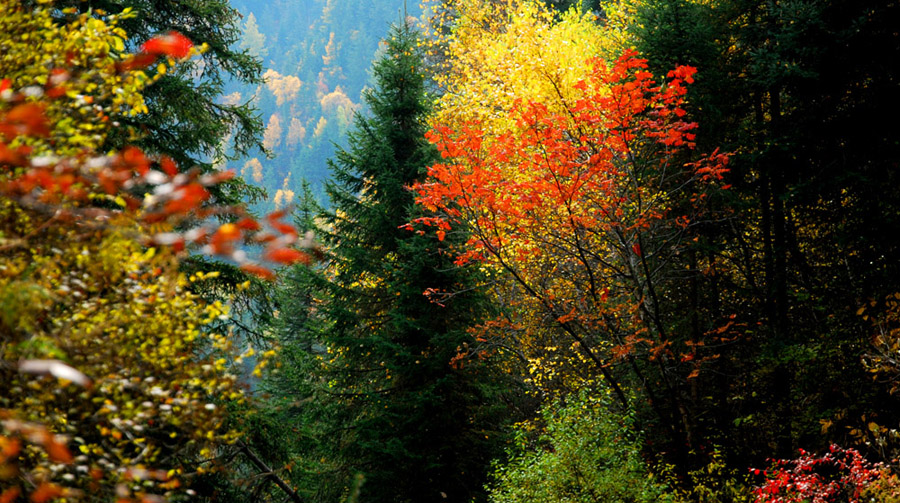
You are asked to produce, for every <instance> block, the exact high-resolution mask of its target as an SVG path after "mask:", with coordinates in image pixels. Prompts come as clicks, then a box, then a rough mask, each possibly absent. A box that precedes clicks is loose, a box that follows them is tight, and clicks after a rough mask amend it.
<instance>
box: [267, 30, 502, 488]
mask: <svg viewBox="0 0 900 503" xmlns="http://www.w3.org/2000/svg"><path fill="white" fill-rule="evenodd" d="M385 43H386V51H385V55H384V57H383V58H382V59H380V60H379V61H378V62H377V63H376V64H375V66H374V71H373V73H374V78H375V82H376V86H375V87H374V89H373V90H372V91H370V92H369V93H368V94H366V97H365V100H366V103H367V104H368V106H369V108H370V109H371V112H372V116H371V117H368V118H366V117H363V116H361V115H359V116H357V118H356V123H355V128H354V130H353V131H352V132H351V133H350V134H349V137H348V143H349V148H348V149H347V150H339V151H338V154H337V156H336V158H335V160H334V161H333V163H332V165H331V167H332V170H333V176H334V181H333V182H332V183H331V184H330V185H329V186H328V192H329V195H330V197H331V201H332V204H333V207H334V210H333V212H329V213H327V214H326V216H325V217H324V218H325V221H326V222H327V226H328V227H327V233H326V234H325V235H324V237H323V240H324V242H325V245H326V247H327V248H328V250H329V255H328V258H329V263H328V267H327V268H326V269H325V270H323V271H321V272H319V273H317V274H307V275H306V277H305V278H290V280H291V281H290V283H287V285H286V286H287V287H289V288H293V289H294V290H292V291H294V292H296V290H297V289H296V286H292V285H296V284H297V282H302V283H300V284H305V285H310V286H311V288H312V291H313V292H314V294H313V295H312V296H311V297H307V296H304V295H302V294H301V295H291V296H290V297H291V298H292V299H294V300H293V305H292V306H291V307H290V309H288V307H289V306H288V305H285V306H284V307H285V308H286V309H285V310H283V311H281V312H280V313H279V319H281V320H283V321H282V323H284V328H283V329H282V338H283V340H284V344H285V345H286V346H288V347H289V348H291V349H288V350H287V351H286V353H285V354H286V355H289V356H290V357H291V358H294V359H296V362H295V361H293V360H292V361H290V362H289V363H288V362H286V363H287V365H285V366H289V367H294V366H297V368H301V369H308V370H307V372H308V374H306V375H303V374H304V372H301V375H300V376H298V381H299V382H298V381H293V382H292V383H281V384H280V385H279V386H280V388H279V389H280V390H281V392H282V393H284V394H285V395H287V396H290V397H291V399H290V400H293V401H295V403H296V405H294V406H293V407H290V406H289V403H288V404H287V405H288V408H289V410H293V411H294V412H293V414H297V415H299V416H300V417H303V418H306V419H305V420H303V421H301V424H300V428H303V429H305V435H306V438H307V440H305V445H306V446H307V447H308V449H309V450H307V451H306V452H305V453H303V454H301V456H302V459H304V461H303V462H302V463H303V464H304V465H305V469H307V470H309V471H308V472H306V473H307V475H306V477H308V478H309V480H311V481H312V483H311V484H310V485H311V486H312V487H313V488H314V489H311V491H310V492H312V491H315V494H313V495H312V498H313V499H314V500H316V501H334V500H335V499H336V498H338V497H342V496H346V495H347V494H349V493H350V492H351V491H354V490H356V491H358V495H359V498H360V500H363V501H385V502H387V501H390V502H411V501H432V500H440V499H446V500H447V501H459V502H462V501H470V500H471V499H472V498H473V497H479V495H480V497H483V490H482V481H483V480H484V477H485V472H486V467H487V463H488V461H489V460H490V458H491V457H492V455H493V454H494V448H495V445H496V442H497V440H498V436H497V433H496V428H497V426H498V425H499V423H500V422H501V420H500V419H499V418H498V417H497V416H496V415H491V414H490V413H491V410H492V407H496V406H498V405H500V404H499V403H497V401H496V399H492V398H490V395H489V393H490V392H492V391H493V392H496V389H493V390H492V379H493V377H492V375H491V372H490V371H489V369H488V368H486V367H485V366H483V365H479V364H475V363H473V364H472V365H468V366H465V367H462V368H454V367H452V366H451V365H450V361H451V359H452V357H453V356H454V355H455V354H456V351H457V347H458V346H460V345H461V344H462V343H463V342H464V341H465V340H466V338H467V336H466V332H465V329H466V327H468V326H469V324H470V323H471V320H474V319H478V317H479V316H480V314H481V312H482V310H483V309H484V304H483V300H482V299H481V297H480V295H479V294H478V293H477V292H475V291H473V290H472V288H473V281H474V277H473V276H472V275H471V274H470V273H469V272H468V271H465V270H461V269H458V268H455V267H453V265H452V261H451V259H450V256H449V255H448V254H447V248H446V245H447V242H445V241H441V240H438V239H436V238H435V237H434V236H426V235H424V234H423V233H415V232H410V231H409V230H406V229H402V228H400V227H401V225H402V224H404V223H405V222H408V221H410V220H411V219H412V218H415V217H416V216H418V215H420V214H421V213H420V212H419V210H417V209H416V208H415V206H414V204H413V194H412V193H411V192H410V191H409V190H408V188H407V186H408V185H409V184H411V183H413V182H416V181H418V180H421V179H422V176H423V175H424V173H425V166H427V165H428V164H429V163H431V162H433V161H434V160H435V159H436V150H435V149H434V148H433V147H432V146H431V145H429V144H428V142H427V141H426V140H425V138H424V133H425V130H426V125H425V123H424V117H425V115H426V113H427V111H428V107H427V105H426V100H425V78H424V76H423V73H422V72H423V69H422V62H421V59H420V53H419V49H418V46H417V34H416V32H415V31H414V30H413V29H411V28H410V27H409V26H406V25H404V26H401V27H397V28H394V29H393V30H392V31H391V34H390V37H389V38H387V39H386V41H385ZM301 273H302V271H301ZM426 290H431V291H435V292H450V291H453V292H461V293H459V294H458V295H455V296H453V298H452V299H447V300H446V301H442V302H433V301H437V300H439V298H433V299H429V297H427V296H426V295H424V294H423V292H426ZM463 290H468V291H466V292H463ZM302 291H303V288H300V292H302ZM311 326H312V328H311ZM492 402H493V403H494V404H496V405H491V403H492ZM357 474H358V475H359V476H360V477H361V480H362V483H361V485H359V483H358V482H354V477H355V476H357ZM307 483H309V482H307ZM354 487H356V489H354Z"/></svg>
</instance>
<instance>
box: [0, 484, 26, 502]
mask: <svg viewBox="0 0 900 503" xmlns="http://www.w3.org/2000/svg"><path fill="white" fill-rule="evenodd" d="M20 493H21V490H20V489H19V488H18V487H11V488H9V489H7V490H5V491H3V494H0V503H13V501H16V498H18V497H19V494H20Z"/></svg>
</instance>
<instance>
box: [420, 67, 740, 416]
mask: <svg viewBox="0 0 900 503" xmlns="http://www.w3.org/2000/svg"><path fill="white" fill-rule="evenodd" d="M589 68H590V72H589V73H588V74H587V75H585V76H584V78H583V79H581V80H579V81H578V82H576V83H574V84H573V86H572V89H571V91H570V92H571V97H570V98H568V99H561V96H562V95H560V97H559V98H558V99H557V100H556V101H555V102H554V103H555V104H554V106H553V107H551V106H549V105H548V104H546V103H541V102H533V101H529V100H528V99H526V98H523V99H519V100H517V101H516V102H515V103H514V104H513V106H512V108H511V109H510V110H509V112H508V119H509V120H508V123H510V124H512V125H511V126H510V127H509V128H508V129H507V130H506V131H503V132H501V133H499V134H495V135H486V134H485V131H484V130H483V129H482V128H481V123H480V122H479V121H478V120H473V121H469V122H464V123H463V124H461V125H458V126H455V127H454V128H450V127H446V126H443V125H441V124H440V123H438V124H436V127H435V130H434V131H433V132H432V133H430V135H429V139H430V140H431V141H432V142H433V143H435V144H436V145H437V146H438V148H439V149H440V151H441V153H442V156H443V157H444V158H445V159H446V161H445V162H443V163H440V164H436V165H434V166H432V167H431V168H430V169H429V176H430V179H429V180H428V181H426V182H424V183H420V184H417V185H416V186H414V187H413V189H414V190H415V191H416V192H417V193H418V203H419V204H421V205H422V206H424V207H425V208H426V209H427V210H428V211H430V212H433V214H434V215H435V216H429V217H423V218H420V219H419V220H418V221H417V222H418V223H420V224H424V225H426V226H431V227H433V228H435V229H436V231H437V238H438V239H443V238H444V236H445V233H448V232H453V229H454V228H456V227H464V228H465V229H467V230H468V231H469V232H470V233H471V234H470V237H469V239H468V240H467V242H466V246H465V247H464V248H463V249H460V250H458V255H457V259H456V261H457V263H458V264H465V263H468V262H471V261H478V262H482V263H484V264H486V265H489V266H491V267H492V268H494V269H496V270H498V271H503V272H504V274H508V275H509V277H511V278H512V280H511V281H512V283H513V284H515V285H516V286H515V289H516V290H518V291H520V292H521V295H520V296H519V298H520V299H521V300H520V301H519V302H520V304H517V310H518V311H519V312H526V313H527V312H536V313H542V314H541V315H537V316H536V317H535V318H531V320H532V321H534V322H536V323H537V324H536V325H533V326H532V329H530V331H531V333H532V334H537V333H539V332H540V331H541V330H543V329H542V328H539V327H541V326H546V323H547V322H546V321H541V320H547V318H549V319H550V320H552V322H551V324H552V325H556V326H557V328H559V329H561V330H562V332H563V333H564V334H566V337H568V338H569V342H568V343H565V346H566V347H570V350H571V351H572V352H574V353H575V355H576V356H575V357H576V359H581V360H583V361H584V363H586V364H588V365H591V366H594V367H595V370H596V369H597V368H599V369H600V371H601V372H603V373H604V375H605V376H606V377H607V379H608V380H611V381H612V382H613V383H614V382H615V381H614V380H612V379H611V377H612V376H611V375H609V374H608V373H606V371H605V368H606V365H607V363H609V362H611V361H614V360H617V359H621V358H626V357H629V358H630V357H634V356H635V355H637V356H639V357H643V358H649V359H650V360H654V359H656V358H658V357H661V356H663V357H664V356H665V355H667V354H670V351H671V348H670V341H669V340H668V334H667V329H666V327H665V326H664V322H663V321H662V319H663V314H662V313H661V310H662V309H663V306H660V305H659V298H658V292H657V289H658V288H659V286H658V285H656V284H655V282H656V281H657V280H658V275H659V274H658V271H659V267H658V264H662V263H665V262H667V261H668V259H669V257H670V256H671V255H672V254H673V252H677V250H678V249H679V247H680V246H682V244H681V243H682V242H683V241H684V240H685V236H686V235H687V233H688V230H689V228H690V227H691V225H692V223H693V222H694V221H695V220H696V219H697V218H698V215H699V214H700V212H701V203H702V201H703V200H704V199H705V198H706V197H707V196H706V192H707V191H708V190H710V189H714V188H715V187H716V186H717V184H719V181H720V180H721V179H722V176H723V174H724V173H726V172H727V170H728V168H727V164H728V157H727V156H726V155H723V154H720V153H718V152H714V153H712V154H708V155H705V156H696V155H694V154H693V153H691V150H692V149H693V147H694V140H695V136H694V133H693V130H694V129H695V128H696V124H695V123H693V122H690V121H689V120H687V117H686V112H685V109H684V105H685V95H686V92H687V88H686V86H687V85H688V84H690V83H691V82H693V76H694V74H695V72H696V69H694V68H691V67H686V66H680V67H677V68H675V69H674V70H672V71H671V72H669V74H668V76H667V79H666V80H665V81H664V82H662V83H658V82H657V81H656V80H655V79H654V77H653V75H651V74H650V72H648V71H647V65H646V61H644V60H642V59H640V58H639V57H638V56H637V54H635V53H634V52H631V51H629V52H626V53H625V54H624V55H623V56H621V57H620V58H618V59H617V60H616V61H615V62H614V63H612V64H611V65H607V64H606V63H605V62H604V61H602V60H600V59H594V60H592V61H590V62H589ZM558 106H561V108H557V109H556V111H554V108H556V107H558ZM685 200H687V201H689V203H688V204H686V205H685V204H683V203H682V201H685ZM520 322H521V323H525V324H526V325H527V324H528V323H530V322H528V321H527V320H526V319H524V318H523V319H522V320H520ZM521 323H519V324H518V325H515V326H510V325H508V326H509V327H512V330H513V332H514V333H516V334H518V335H516V337H519V338H522V336H523V335H522V330H523V327H524V325H522V324H521ZM528 331H529V330H528V329H525V333H527V332H528ZM490 332H491V333H493V334H495V335H496V334H498V333H502V330H500V331H498V330H496V329H494V330H491V331H490ZM488 339H489V338H488ZM488 339H484V340H485V342H489V340H488ZM547 345H552V344H550V343H545V344H544V346H547ZM539 346H540V345H539ZM538 351H539V352H540V348H539V349H538ZM561 353H565V351H562V352H561ZM544 354H546V352H544ZM534 357H535V358H537V359H540V358H542V356H540V355H539V354H538V353H535V354H534ZM536 361H537V360H536ZM550 367H553V365H552V364H551V365H550ZM548 368H549V367H548ZM549 372H552V371H549ZM620 396H621V398H623V399H624V395H620Z"/></svg>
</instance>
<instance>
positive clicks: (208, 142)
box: [57, 0, 264, 204]
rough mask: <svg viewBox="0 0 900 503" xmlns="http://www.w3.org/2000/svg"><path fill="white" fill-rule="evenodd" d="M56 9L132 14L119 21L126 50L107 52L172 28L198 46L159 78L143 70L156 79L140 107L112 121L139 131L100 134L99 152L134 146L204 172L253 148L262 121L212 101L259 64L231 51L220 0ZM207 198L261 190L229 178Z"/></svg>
mask: <svg viewBox="0 0 900 503" xmlns="http://www.w3.org/2000/svg"><path fill="white" fill-rule="evenodd" d="M57 6H58V7H60V8H62V7H67V6H68V7H72V8H75V9H78V10H79V11H80V12H83V13H104V12H105V13H110V14H118V13H120V12H123V11H124V10H126V9H127V10H128V11H129V12H131V13H133V14H134V15H133V16H130V17H128V18H127V19H125V20H123V21H122V23H121V28H122V29H123V30H125V32H126V33H127V34H128V37H129V40H131V41H133V45H131V46H130V47H121V48H114V51H113V52H115V53H117V54H124V53H125V51H126V50H132V49H133V48H134V46H136V45H137V44H140V43H141V42H143V41H145V40H148V39H150V38H151V37H153V36H156V35H160V34H165V33H169V32H170V31H177V32H179V33H181V34H183V35H184V36H186V37H187V38H188V39H190V40H192V41H193V42H194V43H195V44H197V45H198V46H203V47H205V49H206V50H205V51H204V52H203V54H202V57H200V58H196V59H195V60H192V61H189V62H185V63H183V64H182V65H179V66H178V67H175V68H170V69H169V70H168V71H166V72H165V73H160V74H159V75H156V71H155V69H146V73H147V74H148V75H150V76H154V78H158V82H156V84H155V85H154V86H152V87H149V88H147V89H146V90H145V92H144V94H145V97H146V105H147V110H146V111H145V112H144V113H142V114H139V115H135V116H132V117H127V118H123V119H122V120H121V121H120V122H121V123H122V124H125V125H128V126H133V127H134V128H135V129H137V130H139V131H140V132H141V134H140V135H139V136H137V137H133V136H130V135H128V134H124V131H125V130H124V129H117V130H115V131H113V132H111V134H109V135H108V136H107V140H106V141H107V143H106V145H104V148H106V149H116V150H117V149H121V148H123V147H125V146H126V145H134V146H137V147H139V148H141V149H142V150H144V151H147V152H150V153H153V154H160V155H166V156H169V157H171V158H172V159H173V160H175V162H176V163H178V165H179V166H187V167H195V166H196V167H199V168H200V169H201V170H202V171H204V172H209V171H210V170H212V169H213V164H214V162H215V161H216V160H219V159H225V158H230V159H240V158H242V157H244V156H247V155H249V154H251V153H252V152H253V151H254V150H255V149H257V148H259V147H261V145H262V143H261V141H260V137H261V135H262V132H263V129H264V128H263V123H262V120H261V118H260V117H259V115H258V113H257V112H256V111H255V109H254V108H253V106H252V105H251V104H250V103H249V101H248V102H246V103H231V104H228V103H224V102H220V101H221V100H220V98H221V96H222V94H223V89H224V86H225V83H226V81H227V80H229V79H234V80H236V81H239V82H244V83H247V84H261V83H262V79H261V78H260V74H261V72H262V64H261V63H260V60H259V59H258V57H257V56H255V55H252V54H250V52H249V51H248V50H247V49H242V50H240V51H239V50H236V49H235V48H236V47H237V46H238V43H239V41H240V39H241V34H242V30H241V26H240V22H239V20H240V14H239V13H238V12H237V11H236V10H235V9H234V8H233V7H231V6H230V5H229V3H228V0H202V1H197V2H179V1H168V0H167V1H164V2H154V3H152V4H148V3H147V2H141V1H132V0H126V1H110V0H92V1H88V2H83V1H77V0H69V1H63V2H60V3H58V4H57ZM229 138H230V141H228V139H229ZM229 148H230V152H229V150H228V149H229ZM213 196H214V199H215V200H217V201H219V202H221V203H222V204H238V203H241V202H243V199H244V198H250V199H258V198H260V197H261V196H262V193H261V192H260V191H259V190H256V189H254V188H252V187H250V186H248V185H246V184H245V183H243V181H242V180H240V179H233V180H231V181H229V182H228V183H226V184H222V186H221V187H217V188H214V190H213Z"/></svg>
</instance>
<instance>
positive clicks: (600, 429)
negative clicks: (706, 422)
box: [490, 393, 675, 503]
mask: <svg viewBox="0 0 900 503" xmlns="http://www.w3.org/2000/svg"><path fill="white" fill-rule="evenodd" d="M541 416H542V419H543V427H542V428H541V429H540V430H539V431H538V432H537V434H536V435H535V432H534V430H535V426H534V425H533V424H525V425H521V426H520V427H519V428H518V432H517V443H516V447H515V448H513V450H512V452H510V460H509V461H508V462H507V463H505V464H501V465H498V466H497V467H496V470H495V473H494V483H493V486H492V487H491V488H490V501H491V502H492V503H582V502H584V503H596V502H603V503H617V502H622V503H625V502H628V503H643V502H647V503H650V502H653V503H667V502H674V501H675V498H674V497H673V496H672V495H671V494H669V493H668V490H667V487H666V486H665V484H664V483H662V482H661V481H660V480H658V479H657V478H656V477H654V476H653V475H652V474H651V473H650V471H649V469H648V467H647V464H646V463H645V462H644V460H643V459H642V458H641V454H640V451H639V435H638V433H637V432H635V431H634V430H633V428H632V418H631V415H630V414H621V413H614V412H610V407H609V403H608V400H607V399H606V398H605V397H601V398H597V397H596V393H595V394H594V395H590V394H588V393H582V394H580V395H579V396H572V397H569V398H568V399H567V400H565V401H556V402H553V403H550V404H548V405H546V406H544V408H543V410H542V412H541Z"/></svg>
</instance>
